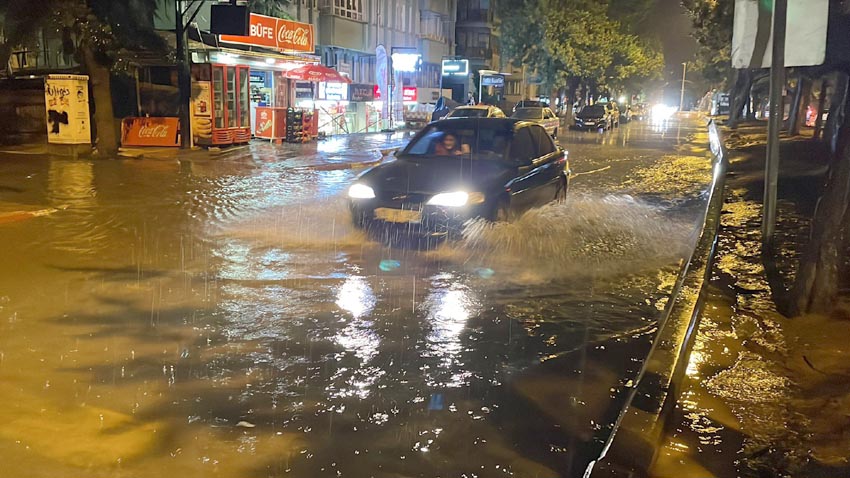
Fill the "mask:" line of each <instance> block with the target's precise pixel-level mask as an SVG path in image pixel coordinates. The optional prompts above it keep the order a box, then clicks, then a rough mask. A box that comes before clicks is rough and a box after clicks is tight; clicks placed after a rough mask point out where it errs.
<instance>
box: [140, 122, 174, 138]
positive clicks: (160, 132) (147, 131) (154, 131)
mask: <svg viewBox="0 0 850 478" xmlns="http://www.w3.org/2000/svg"><path fill="white" fill-rule="evenodd" d="M139 137H140V138H167V137H168V125H166V124H158V125H154V126H148V125H142V127H141V128H139Z"/></svg>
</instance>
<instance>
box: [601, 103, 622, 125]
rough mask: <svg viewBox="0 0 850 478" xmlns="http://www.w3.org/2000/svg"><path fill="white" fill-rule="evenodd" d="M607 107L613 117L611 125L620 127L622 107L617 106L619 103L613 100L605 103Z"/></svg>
mask: <svg viewBox="0 0 850 478" xmlns="http://www.w3.org/2000/svg"><path fill="white" fill-rule="evenodd" d="M604 105H605V108H607V109H608V115H609V116H610V117H611V126H612V127H613V128H619V127H620V109H619V108H617V103H614V102H613V101H611V102H610V103H605V104H604Z"/></svg>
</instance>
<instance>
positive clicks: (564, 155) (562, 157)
mask: <svg viewBox="0 0 850 478" xmlns="http://www.w3.org/2000/svg"><path fill="white" fill-rule="evenodd" d="M568 154H569V153H567V152H566V151H564V154H562V155H561V157H560V158H558V160H557V161H555V162H556V163H557V164H564V163H566V162H567V155H568Z"/></svg>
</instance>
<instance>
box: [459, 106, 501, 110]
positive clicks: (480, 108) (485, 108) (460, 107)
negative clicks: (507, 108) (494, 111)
mask: <svg viewBox="0 0 850 478" xmlns="http://www.w3.org/2000/svg"><path fill="white" fill-rule="evenodd" d="M490 108H495V106H492V105H464V106H458V107H457V108H455V109H456V110H488V109H490Z"/></svg>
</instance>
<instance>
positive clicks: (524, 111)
mask: <svg viewBox="0 0 850 478" xmlns="http://www.w3.org/2000/svg"><path fill="white" fill-rule="evenodd" d="M511 118H516V119H521V120H525V121H533V122H535V123H537V124H539V125H540V126H542V127H543V129H545V130H546V132H547V133H549V136H551V137H553V138H557V137H558V129H559V127H560V126H561V120H560V119H559V118H558V116H557V115H556V114H555V113H554V112H552V110H551V109H549V108H547V107H539V106H536V107H529V108H518V109H517V110H516V111H514V114H513V115H511Z"/></svg>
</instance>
